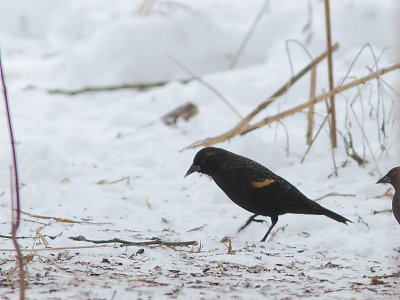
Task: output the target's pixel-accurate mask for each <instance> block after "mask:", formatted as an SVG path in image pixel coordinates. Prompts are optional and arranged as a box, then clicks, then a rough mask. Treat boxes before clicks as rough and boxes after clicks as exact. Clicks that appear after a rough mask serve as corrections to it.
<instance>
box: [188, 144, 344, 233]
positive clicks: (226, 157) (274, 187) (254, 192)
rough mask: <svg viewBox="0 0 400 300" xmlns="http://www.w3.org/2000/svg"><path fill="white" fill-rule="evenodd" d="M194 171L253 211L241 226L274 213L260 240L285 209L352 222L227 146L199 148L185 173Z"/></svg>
mask: <svg viewBox="0 0 400 300" xmlns="http://www.w3.org/2000/svg"><path fill="white" fill-rule="evenodd" d="M193 172H200V173H204V174H207V175H209V176H211V177H212V179H213V180H214V181H215V183H216V184H217V185H218V186H219V187H220V188H221V189H222V190H223V191H224V192H225V194H226V195H227V196H228V197H229V198H230V199H231V200H232V201H233V202H235V203H236V204H237V205H239V206H241V207H242V208H244V209H246V210H248V211H250V212H252V213H253V214H254V215H253V216H252V217H250V218H249V220H248V221H247V222H246V224H245V225H244V226H243V227H242V228H241V229H243V228H244V227H246V226H247V225H248V224H250V223H251V222H252V221H258V220H257V219H255V217H256V216H257V215H262V216H268V217H271V221H272V225H271V226H270V227H269V229H268V231H267V233H266V234H265V236H264V237H263V238H262V240H261V241H265V240H266V239H267V237H268V234H269V233H270V232H271V230H272V228H273V227H274V226H275V224H276V223H277V222H278V217H279V216H280V215H283V214H286V213H293V214H312V215H325V216H327V217H329V218H332V219H334V220H336V221H338V222H341V223H345V224H346V222H351V221H350V220H348V219H346V218H344V217H342V216H340V215H338V214H336V213H334V212H333V211H330V210H328V209H326V208H324V207H322V206H321V205H319V204H318V203H316V202H315V201H312V200H310V199H309V198H307V197H306V196H305V195H303V194H302V193H301V192H300V191H299V190H298V189H297V188H296V187H295V186H293V185H292V184H290V183H289V182H288V181H286V180H285V179H283V178H282V177H280V176H278V175H276V174H274V173H273V172H272V171H270V170H269V169H267V168H266V167H264V166H262V165H261V164H259V163H257V162H255V161H253V160H251V159H248V158H246V157H244V156H240V155H237V154H234V153H232V152H229V151H226V150H224V149H220V148H215V147H207V148H204V149H202V150H200V151H199V152H198V153H197V154H196V156H195V157H194V160H193V164H192V165H191V167H190V168H189V170H188V171H187V173H186V175H185V177H186V176H188V175H190V174H191V173H193Z"/></svg>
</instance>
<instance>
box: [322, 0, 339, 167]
mask: <svg viewBox="0 0 400 300" xmlns="http://www.w3.org/2000/svg"><path fill="white" fill-rule="evenodd" d="M325 27H326V42H327V49H328V79H329V90H330V91H332V90H333V88H334V83H333V82H334V79H333V60H332V51H331V48H332V37H331V36H332V30H331V13H330V3H329V0H325ZM329 100H330V102H329V104H330V105H329V110H330V114H331V118H330V133H331V144H332V148H336V146H337V137H336V109H335V94H332V95H331V96H330V97H329ZM335 172H336V171H335Z"/></svg>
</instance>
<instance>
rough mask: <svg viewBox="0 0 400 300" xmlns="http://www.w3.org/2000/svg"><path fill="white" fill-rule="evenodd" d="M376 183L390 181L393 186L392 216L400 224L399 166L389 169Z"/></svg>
mask: <svg viewBox="0 0 400 300" xmlns="http://www.w3.org/2000/svg"><path fill="white" fill-rule="evenodd" d="M376 183H390V184H391V185H393V187H394V196H393V200H392V209H393V214H394V217H395V218H396V220H397V222H398V223H399V224H400V167H396V168H393V169H391V170H390V171H389V172H388V173H387V174H386V175H385V176H383V177H382V178H381V179H379V180H378V181H377V182H376Z"/></svg>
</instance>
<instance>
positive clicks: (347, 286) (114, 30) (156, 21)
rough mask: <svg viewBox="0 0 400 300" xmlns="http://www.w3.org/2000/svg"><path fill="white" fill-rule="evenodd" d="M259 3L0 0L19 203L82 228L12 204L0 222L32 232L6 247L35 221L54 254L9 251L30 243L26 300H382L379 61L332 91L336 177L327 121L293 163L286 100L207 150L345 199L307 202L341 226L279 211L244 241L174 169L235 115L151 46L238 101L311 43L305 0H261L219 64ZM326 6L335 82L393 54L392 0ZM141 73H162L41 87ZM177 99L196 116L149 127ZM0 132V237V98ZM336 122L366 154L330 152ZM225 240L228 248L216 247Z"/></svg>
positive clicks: (3, 158)
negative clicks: (15, 220)
mask: <svg viewBox="0 0 400 300" xmlns="http://www.w3.org/2000/svg"><path fill="white" fill-rule="evenodd" d="M264 2H265V1H259V0H257V1H256V0H253V1H227V0H218V1H216V0H203V1H194V0H182V1H161V0H160V1H144V0H140V1H135V0H131V1H127V0H118V1H117V0H116V1H112V2H111V1H105V0H97V1H78V0H73V1H61V0H36V1H28V0H16V1H6V0H0V43H1V44H0V46H1V51H2V60H3V64H4V69H5V74H6V80H7V86H8V92H9V98H10V102H11V109H12V117H13V123H14V129H15V134H16V139H17V143H18V145H17V151H18V160H19V172H20V177H21V181H22V189H21V193H22V210H23V211H24V212H27V213H30V214H34V215H39V216H50V217H58V218H66V219H71V220H75V221H79V222H82V221H83V222H89V223H65V222H58V221H56V220H54V219H40V218H37V217H34V216H29V215H23V216H22V217H23V220H22V225H21V228H20V231H19V236H23V237H32V238H28V239H21V240H20V244H21V246H22V247H23V248H26V249H42V248H44V246H45V245H43V244H42V243H40V242H43V241H41V240H40V239H34V237H35V235H36V233H35V232H36V231H39V234H42V235H43V236H44V239H45V240H46V241H47V242H48V243H49V244H48V247H51V248H69V249H64V250H52V251H42V252H24V254H26V255H29V254H32V253H33V254H34V255H33V256H32V257H31V260H30V261H29V262H28V263H27V270H28V278H27V282H28V285H29V289H28V290H27V295H28V298H29V299H169V298H179V299H188V298H189V297H192V298H194V299H222V298H223V299H265V298H267V299H296V298H298V297H306V298H307V299H311V298H318V297H319V298H321V299H377V298H379V299H398V297H399V296H400V288H399V282H400V278H399V276H400V275H399V271H400V260H399V256H400V250H399V247H400V242H399V238H398V237H399V234H400V227H399V224H398V223H397V222H396V220H395V219H394V217H393V215H392V214H391V213H390V212H386V213H385V212H383V213H378V214H374V211H384V210H388V209H391V196H390V194H391V193H393V191H389V193H387V194H386V195H384V194H385V192H386V191H387V189H388V188H389V187H388V186H382V185H375V184H374V183H375V182H376V181H377V180H378V179H379V178H380V177H381V176H382V175H384V174H385V173H386V172H387V171H388V170H389V169H390V168H392V167H393V166H396V165H399V164H400V158H399V145H398V143H397V139H398V132H397V131H396V125H395V124H396V116H395V110H396V105H397V101H398V100H397V98H396V93H397V92H396V88H397V87H398V82H397V81H396V75H398V71H394V72H393V73H390V74H387V75H384V77H382V79H383V80H384V81H379V82H378V81H376V80H375V81H371V82H369V83H367V84H365V85H363V86H360V87H359V88H354V89H352V90H350V91H348V92H345V93H343V94H341V95H338V96H337V97H336V105H337V126H338V129H339V131H340V134H339V135H338V142H339V146H338V148H337V149H336V150H335V161H336V164H337V166H338V176H337V177H335V176H334V175H333V173H334V168H333V163H332V155H331V150H330V149H331V148H330V142H329V133H328V129H327V127H326V126H325V127H324V129H323V130H322V131H321V133H320V135H319V137H318V139H317V140H316V142H315V144H314V145H313V147H312V148H311V151H310V152H309V153H308V155H307V156H306V158H305V160H304V162H303V163H300V161H301V159H302V157H303V155H304V153H305V152H306V150H307V145H306V138H305V134H306V126H307V120H306V114H305V113H298V114H296V115H294V116H291V117H288V118H286V119H283V120H282V122H280V123H273V124H271V125H269V126H266V127H263V128H261V129H258V130H256V131H253V132H252V133H249V134H247V135H244V136H239V137H236V138H234V139H232V140H231V141H229V142H224V143H221V144H218V145H217V147H222V148H225V149H228V150H230V151H233V152H235V153H238V154H241V155H244V156H247V157H250V158H252V159H254V160H256V161H258V162H260V163H262V164H263V165H265V166H267V167H268V168H270V169H271V170H273V171H274V172H276V173H277V174H279V175H281V176H283V177H285V178H286V179H287V180H289V181H290V182H292V183H293V184H294V185H296V186H297V187H298V188H299V189H300V190H301V191H302V192H304V193H305V194H306V195H308V196H309V197H310V198H312V199H317V198H320V197H323V196H324V195H327V194H329V193H339V194H347V195H351V196H343V195H342V196H340V195H337V196H332V197H325V198H323V199H322V200H320V201H319V203H320V204H322V205H323V206H325V207H327V208H329V209H331V210H333V211H335V212H337V213H339V214H341V215H343V216H345V217H347V218H349V219H351V220H352V221H353V222H354V223H353V224H350V225H349V226H345V225H342V224H339V223H337V222H334V221H332V220H331V219H328V218H326V217H322V216H302V215H284V216H281V217H280V219H279V222H278V224H277V226H276V227H275V230H274V231H273V232H276V233H275V234H274V235H273V236H272V238H271V240H269V241H267V242H266V243H260V242H258V241H259V240H260V239H261V237H262V236H263V235H264V234H265V232H266V229H267V226H268V225H269V223H268V224H265V223H264V224H260V223H254V224H251V225H250V226H249V227H248V228H246V229H245V230H244V231H242V232H240V233H238V232H237V229H238V228H239V227H240V226H241V225H243V223H244V222H245V220H246V219H247V218H248V217H249V216H250V213H248V212H246V211H244V210H243V209H241V208H240V207H238V206H236V205H235V204H233V203H232V202H231V201H230V200H229V199H228V198H227V196H225V194H224V193H223V192H222V191H221V190H219V188H218V187H217V186H216V185H215V184H214V183H213V182H212V181H210V180H209V178H207V176H199V175H197V174H193V175H191V176H190V177H188V178H186V179H183V175H184V174H185V172H186V171H187V169H188V168H189V166H190V164H191V162H192V159H193V157H194V155H195V153H196V152H197V151H198V149H194V150H185V151H180V150H181V149H183V148H184V147H186V146H188V145H189V144H191V143H193V142H195V141H198V140H201V139H204V138H206V137H212V136H215V135H218V134H221V133H223V132H225V131H227V130H229V129H230V128H232V127H233V126H234V125H235V124H236V123H237V122H238V121H239V118H238V116H237V115H236V114H235V113H234V112H233V111H232V110H231V109H230V107H229V106H227V105H226V104H225V103H224V102H223V101H221V99H220V98H219V97H218V96H216V94H214V93H213V92H212V91H210V90H209V89H208V88H207V87H206V86H204V85H203V84H202V83H200V82H199V81H196V80H192V81H190V82H189V83H186V84H184V83H182V82H181V81H180V80H184V79H190V78H191V76H190V74H188V73H187V72H186V71H185V70H183V69H182V67H180V66H179V65H177V64H176V63H174V62H173V61H172V60H171V59H170V58H169V57H168V55H170V56H171V57H173V58H174V59H176V60H177V61H179V62H180V63H181V64H183V65H184V66H185V67H186V68H188V69H190V70H191V71H192V72H194V73H195V74H196V75H198V76H201V78H202V79H203V80H205V81H207V82H208V83H209V84H211V85H212V86H213V87H214V88H216V89H217V90H218V91H219V92H220V93H221V94H223V95H224V96H225V97H226V98H227V99H228V100H229V102H230V103H231V104H232V105H233V106H234V107H235V108H236V109H237V110H238V111H239V112H240V114H242V115H246V114H247V113H248V112H250V111H251V110H252V109H254V108H255V107H256V106H257V105H258V104H259V103H261V102H262V101H263V100H265V99H266V98H268V96H270V95H272V94H273V93H274V92H275V91H276V90H277V89H278V88H279V87H280V86H282V85H283V84H284V83H286V82H287V80H288V79H289V78H290V77H291V76H292V75H293V74H294V73H295V72H297V71H298V70H300V69H301V68H303V67H304V66H305V65H306V64H308V63H309V62H310V61H311V60H312V58H310V56H309V54H310V55H311V56H312V57H316V56H318V55H319V54H320V53H322V52H323V51H325V48H326V41H325V29H324V28H325V27H324V26H325V20H324V6H323V1H317V0H313V1H306V0H304V1H303V0H302V1H289V0H286V1H269V4H268V5H267V7H266V10H265V12H264V14H263V16H262V19H261V20H260V23H259V24H258V26H257V27H256V29H255V31H254V33H253V35H252V36H251V38H250V40H249V43H248V44H247V45H246V47H245V49H244V51H243V53H242V54H241V55H240V57H239V58H238V61H237V63H236V65H235V66H234V68H230V65H231V63H232V59H233V58H234V56H235V54H236V53H237V51H238V49H239V47H240V45H241V43H242V41H243V39H244V37H245V35H246V33H247V32H248V30H249V28H250V27H251V24H252V23H253V21H254V19H255V17H256V16H257V14H258V13H259V12H260V9H261V8H262V7H263V5H264ZM331 2H332V5H331V14H332V16H331V18H332V35H333V41H334V42H339V43H340V48H339V50H337V51H336V52H335V54H334V68H335V82H336V84H335V85H337V84H338V83H339V82H342V80H343V79H345V81H346V82H349V81H351V80H353V79H355V78H360V77H362V76H365V75H367V74H369V73H370V72H371V71H373V70H376V69H377V68H381V67H386V66H389V65H391V64H394V63H397V62H399V60H400V57H399V43H398V40H397V39H396V36H395V33H396V32H395V29H396V28H398V24H396V22H395V17H396V13H398V7H396V4H397V1H395V0H384V1H373V0H368V1H365V0H341V1H331ZM146 5H147V6H146ZM396 26H397V27H396ZM367 44H368V45H369V46H368V47H366V48H365V49H364V50H363V51H362V52H361V54H360V55H359V56H357V55H358V53H359V52H360V50H361V49H362V47H363V46H365V45H367ZM304 47H305V48H306V49H307V51H308V52H309V54H307V52H306V51H305V49H304ZM167 54H168V55H167ZM356 57H357V59H356ZM317 72H318V73H317V94H321V93H322V92H324V91H326V90H327V89H328V85H327V72H326V60H325V61H323V62H322V63H321V64H320V65H319V66H318V70H317ZM345 77H346V78H345ZM157 82H169V83H168V84H166V85H164V86H162V87H157V88H151V89H147V90H135V89H127V90H117V91H108V92H97V93H83V94H79V95H76V96H69V95H62V94H49V93H48V92H47V91H48V90H49V89H65V90H74V89H80V88H85V87H101V86H112V85H121V84H151V83H157ZM309 86H310V77H309V75H306V76H305V77H304V78H303V79H301V80H300V81H299V82H298V83H297V84H296V85H295V86H293V87H292V88H291V89H290V90H289V92H288V93H287V94H285V95H284V96H283V97H281V98H280V99H279V100H277V101H276V102H275V103H274V104H273V105H271V106H270V107H268V109H267V110H265V111H264V112H262V113H261V114H260V116H259V117H257V118H256V120H260V119H261V118H262V117H265V116H267V115H268V116H272V115H274V114H276V113H278V112H280V111H283V110H285V109H288V108H291V107H293V106H294V105H297V104H300V103H303V102H305V101H307V99H309ZM189 101H190V102H192V103H194V104H195V105H196V106H197V107H198V110H199V113H198V114H197V115H196V116H195V117H193V118H192V119H190V120H189V121H188V122H185V121H182V120H178V122H177V124H176V125H174V126H166V125H165V124H164V123H163V122H162V121H161V119H160V118H161V117H162V116H163V115H165V114H166V113H168V112H170V111H171V110H173V109H174V108H176V107H178V106H180V105H182V104H185V103H187V102H189ZM325 114H326V109H325V105H324V103H320V104H318V105H317V106H316V114H315V121H316V125H315V131H314V133H315V132H316V130H317V129H318V128H319V126H320V124H321V123H322V121H323V119H324V117H325ZM0 126H1V130H0V143H1V145H2V146H1V147H0V178H2V180H1V181H0V193H1V196H0V200H1V201H0V204H1V205H0V211H1V215H2V216H3V218H2V221H1V223H0V228H1V230H0V233H1V234H2V235H9V231H10V221H9V220H10V192H9V185H10V183H9V179H8V178H9V165H10V151H9V148H10V146H9V142H8V135H7V131H6V119H5V114H4V109H3V108H2V111H1V114H0ZM382 128H384V130H382ZM349 134H350V135H351V137H352V138H353V144H354V145H353V146H354V149H355V151H356V152H357V154H358V155H359V156H360V157H362V158H364V159H365V160H367V161H368V163H366V164H365V165H364V166H362V167H361V166H359V165H358V164H357V162H356V161H355V160H353V159H352V158H350V157H349V155H348V154H346V151H345V147H344V144H343V138H342V136H345V137H347V138H348V137H349V136H350V135H349ZM121 178H124V179H123V180H121V181H118V180H119V179H121ZM382 195H383V196H382ZM266 219H268V220H267V221H268V222H270V220H269V218H266ZM90 222H92V223H100V224H90ZM78 235H83V236H85V237H86V238H88V239H95V240H99V239H112V238H116V237H117V238H121V239H125V240H130V241H145V240H146V241H147V240H150V239H152V238H160V239H162V240H164V241H191V240H195V241H198V243H199V244H198V245H197V246H193V247H176V248H174V249H171V248H168V247H119V246H118V245H117V244H115V245H113V244H112V245H110V246H109V247H101V248H89V249H71V248H73V247H77V246H91V245H93V244H91V243H84V242H77V241H73V240H71V239H69V237H70V236H78ZM225 236H228V237H230V238H231V241H232V250H233V253H231V254H228V253H227V252H228V251H227V247H226V246H225V245H224V244H223V243H221V242H220V241H221V239H222V238H224V237H225ZM50 237H51V238H50ZM0 242H1V245H0V248H1V249H0V257H1V259H0V272H1V289H0V294H1V298H2V299H17V297H18V289H16V287H17V286H18V285H17V276H16V275H14V276H13V274H10V272H11V271H12V269H13V268H14V266H15V257H14V254H13V252H11V251H7V249H12V248H13V247H12V243H11V240H9V239H6V238H2V239H1V240H0ZM140 249H144V251H139V252H138V250H140Z"/></svg>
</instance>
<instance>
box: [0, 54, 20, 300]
mask: <svg viewBox="0 0 400 300" xmlns="http://www.w3.org/2000/svg"><path fill="white" fill-rule="evenodd" d="M0 75H1V84H2V87H3V97H4V104H5V110H6V117H7V125H8V133H9V139H10V145H11V154H12V167H11V168H10V187H11V193H10V194H11V218H12V220H11V236H12V242H13V245H14V248H15V251H16V253H17V264H18V272H19V285H20V286H19V299H20V300H24V299H25V270H24V262H23V257H22V253H21V249H20V247H19V244H18V241H17V231H18V228H19V224H20V220H21V213H20V211H21V205H20V197H19V178H18V169H17V154H16V150H15V140H14V132H13V127H12V123H11V113H10V106H9V102H8V95H7V86H6V81H5V76H4V71H3V65H2V62H1V53H0ZM14 207H15V210H14Z"/></svg>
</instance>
